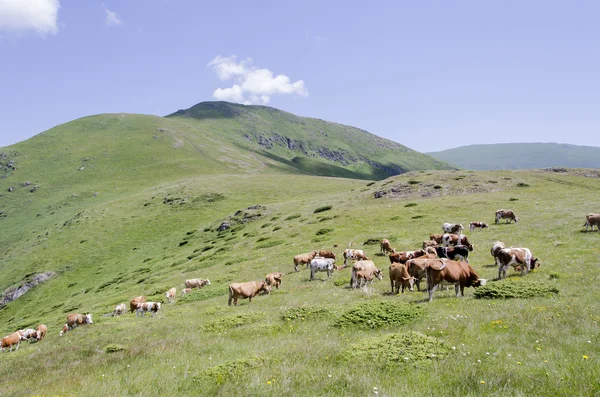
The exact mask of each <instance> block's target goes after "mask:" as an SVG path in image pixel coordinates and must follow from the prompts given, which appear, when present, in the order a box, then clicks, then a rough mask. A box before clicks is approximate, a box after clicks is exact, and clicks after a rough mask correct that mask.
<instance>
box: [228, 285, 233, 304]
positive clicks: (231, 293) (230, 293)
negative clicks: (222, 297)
mask: <svg viewBox="0 0 600 397" xmlns="http://www.w3.org/2000/svg"><path fill="white" fill-rule="evenodd" d="M232 299H233V288H231V285H230V286H229V299H228V300H227V304H228V305H229V306H231V300H232Z"/></svg>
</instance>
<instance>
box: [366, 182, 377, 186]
mask: <svg viewBox="0 0 600 397" xmlns="http://www.w3.org/2000/svg"><path fill="white" fill-rule="evenodd" d="M374 184H375V182H369V183H367V186H373V185H374Z"/></svg>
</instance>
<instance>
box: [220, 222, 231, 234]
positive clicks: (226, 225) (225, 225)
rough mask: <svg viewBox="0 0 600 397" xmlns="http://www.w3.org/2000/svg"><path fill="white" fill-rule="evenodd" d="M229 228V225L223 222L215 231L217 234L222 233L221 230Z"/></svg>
mask: <svg viewBox="0 0 600 397" xmlns="http://www.w3.org/2000/svg"><path fill="white" fill-rule="evenodd" d="M230 227H231V225H230V223H229V222H223V223H221V225H220V226H219V227H218V228H217V230H218V231H219V232H222V231H223V230H227V229H229V228H230Z"/></svg>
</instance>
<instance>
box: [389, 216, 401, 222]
mask: <svg viewBox="0 0 600 397" xmlns="http://www.w3.org/2000/svg"><path fill="white" fill-rule="evenodd" d="M398 219H400V216H399V215H394V216H392V217H391V218H390V221H397V220H398Z"/></svg>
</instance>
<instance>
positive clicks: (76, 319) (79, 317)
mask: <svg viewBox="0 0 600 397" xmlns="http://www.w3.org/2000/svg"><path fill="white" fill-rule="evenodd" d="M93 323H94V322H93V321H92V314H91V313H88V314H80V313H74V314H69V315H68V316H67V323H66V324H65V325H64V326H63V329H62V331H60V336H63V335H64V333H65V332H67V331H70V330H72V329H73V328H76V327H78V326H80V325H85V324H93Z"/></svg>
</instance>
